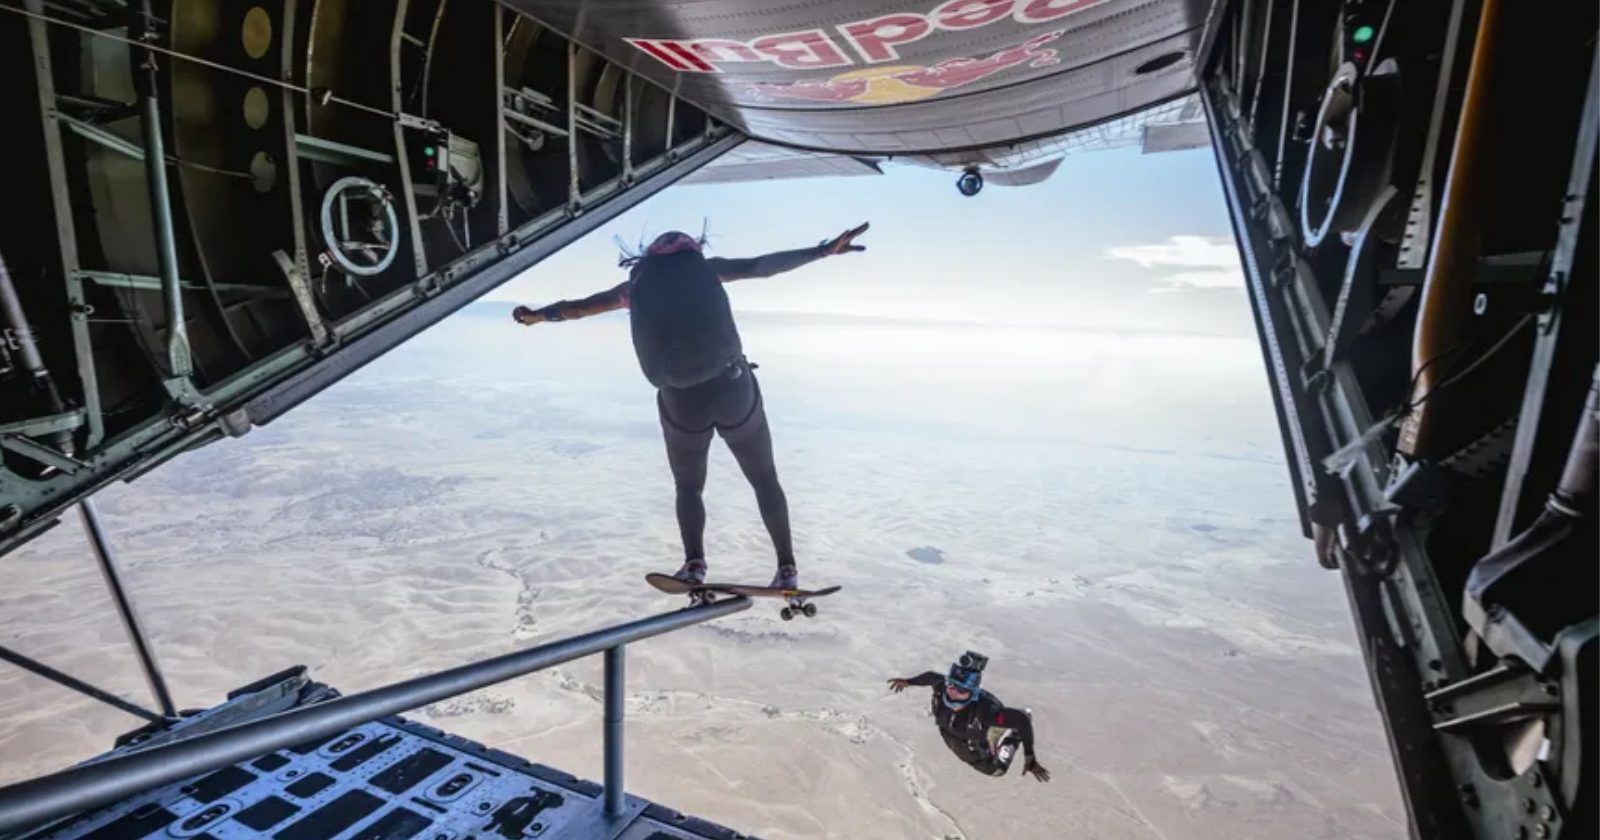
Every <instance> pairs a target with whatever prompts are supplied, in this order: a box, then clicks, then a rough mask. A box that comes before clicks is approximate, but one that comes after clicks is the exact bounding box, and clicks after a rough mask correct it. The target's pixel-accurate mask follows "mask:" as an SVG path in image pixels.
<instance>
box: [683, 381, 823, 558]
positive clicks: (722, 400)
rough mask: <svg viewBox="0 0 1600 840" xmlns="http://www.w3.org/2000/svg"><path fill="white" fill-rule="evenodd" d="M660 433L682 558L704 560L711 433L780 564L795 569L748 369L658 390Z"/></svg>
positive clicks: (767, 433)
mask: <svg viewBox="0 0 1600 840" xmlns="http://www.w3.org/2000/svg"><path fill="white" fill-rule="evenodd" d="M656 407H657V409H658V410H659V413H660V415H661V430H662V433H663V435H664V436H665V438H666V443H667V463H668V464H670V465H671V467H672V480H673V482H674V483H675V484H676V485H677V491H678V504H677V507H678V531H679V533H680V534H681V535H682V537H683V554H684V557H685V558H686V559H689V560H704V559H705V556H706V552H705V530H706V506H705V502H704V501H703V500H702V499H701V497H700V495H701V492H702V491H704V490H705V486H706V459H707V458H708V456H709V455H710V453H711V435H712V432H713V431H714V432H716V433H717V434H718V435H721V436H722V440H723V442H724V443H726V444H727V445H728V449H729V450H730V451H731V452H733V457H734V459H735V460H737V461H738V462H739V469H740V470H741V471H742V472H743V473H744V477H745V478H746V479H747V480H748V481H749V482H750V486H751V487H752V488H754V489H755V491H756V503H757V504H758V505H759V506H760V508H761V521H762V522H763V523H765V524H766V526H767V534H768V535H769V536H770V537H772V547H773V550H774V551H776V553H777V555H778V565H779V566H792V565H794V544H793V539H792V538H791V537H790V535H789V501H788V499H787V498H785V496H784V495H783V486H782V485H780V484H779V483H778V466H777V464H776V463H775V462H774V461H773V458H772V430H771V429H770V428H768V426H767V412H766V410H765V408H764V407H763V406H762V402H761V386H760V385H758V384H757V383H756V377H755V374H754V373H752V372H751V371H750V368H749V366H748V365H744V364H739V365H735V366H733V367H730V368H728V371H727V372H726V373H724V374H723V375H721V376H719V377H717V378H716V379H713V380H711V381H710V382H706V383H704V384H701V385H696V386H694V387H693V388H662V389H661V390H660V391H659V392H658V393H657V395H656Z"/></svg>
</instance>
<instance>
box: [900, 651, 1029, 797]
mask: <svg viewBox="0 0 1600 840" xmlns="http://www.w3.org/2000/svg"><path fill="white" fill-rule="evenodd" d="M987 664H989V659H988V657H986V656H983V655H982V654H978V653H973V652H972V651H967V652H966V653H964V654H962V655H961V659H960V660H959V661H957V662H956V663H955V664H953V665H951V666H950V671H949V673H948V674H947V675H944V676H940V675H939V674H937V673H935V672H933V671H928V672H926V673H924V674H922V675H920V676H916V677H911V678H910V679H893V680H890V681H889V688H890V689H892V690H893V691H894V692H895V693H896V694H899V693H900V692H902V691H904V690H905V689H906V686H911V685H919V686H927V687H928V688H931V689H933V720H934V723H936V724H937V725H938V727H939V734H940V735H941V736H942V737H943V738H944V743H945V746H947V747H949V748H950V751H951V752H953V753H955V754H956V758H959V759H961V760H962V761H964V762H966V763H967V764H969V765H971V767H972V769H974V770H976V771H978V772H979V773H983V774H984V775H987V776H1004V775H1005V774H1006V771H1007V770H1009V769H1010V768H1011V760H1012V759H1013V758H1015V757H1016V751H1017V748H1018V747H1019V746H1020V747H1021V748H1022V753H1023V755H1024V756H1025V757H1026V760H1025V761H1024V762H1023V765H1022V773H1023V775H1028V774H1030V773H1031V774H1033V776H1034V777H1035V778H1037V779H1038V780H1039V781H1041V782H1048V781H1050V771H1049V770H1046V769H1044V765H1042V764H1040V763H1039V759H1038V758H1037V757H1036V756H1035V755H1034V753H1033V718H1032V717H1031V716H1030V715H1029V714H1028V712H1027V711H1026V710H1024V709H1009V708H1006V706H1005V704H1004V703H1001V702H1000V699H999V698H998V697H995V696H994V695H993V694H990V693H989V692H987V691H984V690H983V689H981V688H979V687H978V683H979V682H980V681H981V680H982V679H983V667H984V666H985V665H987Z"/></svg>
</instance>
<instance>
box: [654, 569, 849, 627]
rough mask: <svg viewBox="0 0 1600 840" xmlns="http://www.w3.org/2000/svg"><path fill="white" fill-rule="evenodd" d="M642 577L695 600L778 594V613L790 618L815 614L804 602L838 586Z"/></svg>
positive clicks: (658, 576) (811, 606)
mask: <svg viewBox="0 0 1600 840" xmlns="http://www.w3.org/2000/svg"><path fill="white" fill-rule="evenodd" d="M644 579H645V580H646V581H647V582H648V583H649V584H650V585H651V586H654V587H655V588H657V589H659V590H661V591H662V592H665V593H667V594H669V595H688V596H689V600H691V601H694V602H696V603H699V602H703V601H712V600H715V598H716V595H718V594H723V595H744V596H747V597H750V598H782V599H783V600H784V601H786V602H788V606H786V607H784V608H783V609H782V610H781V611H780V612H779V615H781V616H783V620H784V621H788V620H789V619H791V618H794V617H795V615H796V614H799V615H804V616H806V617H807V618H810V617H812V616H814V615H816V614H817V607H816V605H815V604H812V603H808V601H809V599H811V598H821V597H822V596H824V595H832V594H833V593H835V592H838V591H839V589H840V587H837V586H829V587H825V588H822V589H781V588H776V587H771V586H752V585H749V584H743V583H709V582H708V583H702V584H698V585H697V584H692V583H685V582H684V581H681V580H678V579H677V578H675V577H673V576H672V575H664V574H661V573H659V572H651V573H650V574H647V575H645V576H644Z"/></svg>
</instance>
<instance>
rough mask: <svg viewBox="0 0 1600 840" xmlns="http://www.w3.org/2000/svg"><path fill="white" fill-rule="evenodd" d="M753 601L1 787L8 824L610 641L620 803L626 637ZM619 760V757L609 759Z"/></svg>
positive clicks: (322, 732) (682, 613) (371, 717)
mask: <svg viewBox="0 0 1600 840" xmlns="http://www.w3.org/2000/svg"><path fill="white" fill-rule="evenodd" d="M749 608H750V599H749V598H743V597H740V598H730V599H727V600H722V601H717V602H715V603H711V604H704V605H701V606H696V607H690V608H686V609H681V610H677V611H675V612H670V613H662V614H660V615H654V616H651V617H649V618H644V619H640V620H638V621H632V622H629V623H627V624H618V625H615V626H612V627H606V628H602V629H600V630H595V631H592V632H589V633H585V634H583V635H581V636H573V637H571V638H568V639H562V640H560V641H555V642H550V643H548V644H543V645H539V646H537V647H532V648H528V649H526V650H519V651H515V652H513V653H507V654H504V655H501V656H496V657H494V658H491V659H485V660H481V661H479V662H473V663H469V664H466V665H461V666H458V667H455V668H451V669H449V670H446V671H440V672H438V673H435V674H429V675H427V676H422V677H416V678H414V679H409V680H405V681H402V682H398V683H394V684H393V685H388V686H384V687H382V688H375V689H373V690H371V691H364V692H361V693H359V694H352V695H349V696H346V697H340V698H337V699H334V700H329V701H327V702H324V703H317V704H315V705H311V706H304V707H301V708H298V709H291V710H289V711H286V712H281V713H279V714H276V715H272V716H271V717H266V718H262V719H261V720H256V721H251V722H249V723H242V724H239V725H237V726H231V727H228V728H226V729H219V730H217V731H215V732H209V733H206V734H204V735H198V736H195V737H193V738H190V739H187V740H182V741H177V742H172V743H167V744H162V745H160V746H154V747H150V748H148V749H144V750H139V751H137V752H131V753H127V754H125V755H121V756H116V757H113V758H108V759H106V760H104V761H100V762H96V763H94V764H90V765H86V766H79V767H74V768H71V769H68V770H63V771H61V772H59V773H52V774H50V775H48V776H41V777H39V778H37V779H30V780H28V781H26V782H20V783H18V784H14V785H10V786H7V787H4V788H0V833H4V832H7V831H12V830H16V829H20V828H23V827H25V826H35V825H40V824H43V823H45V822H48V821H51V820H55V819H59V818H61V817H65V816H70V815H72V814H77V813H80V812H83V811H86V810H88V809H91V808H97V807H100V806H103V805H109V804H111V803H113V802H117V801H119V800H122V799H124V798H126V797H129V796H133V795H135V794H138V793H142V792H144V791H147V790H150V789H152V788H155V787H159V786H161V785H164V784H168V783H171V782H175V781H179V780H181V779H186V778H189V777H190V776H194V775H197V774H200V773H205V772H208V771H211V770H216V769H219V768H221V767H226V766H228V765H230V764H234V763H236V762H239V761H244V760H246V759H250V758H255V757H257V756H260V755H264V754H266V753H269V752H272V751H273V750H278V749H282V748H284V747H291V746H295V745H297V744H303V743H305V742H307V741H312V740H316V739H319V738H328V737H332V736H334V735H337V734H339V733H340V732H343V731H345V730H347V729H349V728H350V727H353V726H360V725H361V724H364V723H370V722H372V721H375V720H378V719H380V718H384V717H388V716H389V715H394V714H399V713H400V712H404V711H407V710H409V709H415V708H417V707H419V706H425V705H427V704H429V703H436V702H438V701H440V700H446V699H449V698H451V697H455V696H457V695H459V694H465V693H467V692H469V691H476V690H477V689H480V688H483V687H485V686H490V685H494V684H495V683H499V682H504V681H505V680H509V679H512V678H513V677H520V676H523V675H525V674H530V673H533V672H534V671H542V670H544V669H546V668H550V667H553V666H556V665H560V664H563V663H566V662H571V661H572V660H574V659H581V658H583V657H585V656H590V655H592V654H596V653H600V652H602V651H605V652H608V655H607V665H608V666H609V667H608V668H607V676H608V679H607V685H606V687H607V689H608V693H610V694H614V695H615V697H614V698H608V702H607V704H606V712H607V714H606V718H607V719H606V728H607V734H608V736H610V738H608V740H612V739H614V743H615V747H614V748H608V749H607V764H608V766H607V768H606V781H607V782H608V783H610V784H611V786H612V787H615V788H618V789H617V790H615V791H612V790H607V791H606V793H607V799H608V804H609V803H620V802H621V793H622V791H621V790H620V788H621V780H622V772H621V770H622V768H621V754H622V750H621V739H620V736H621V700H622V696H621V695H622V687H621V676H622V673H621V672H622V668H621V664H622V656H621V654H622V651H621V648H622V646H623V645H626V644H628V643H630V642H636V641H639V640H640V639H648V638H650V637H651V636H658V635H661V634H662V633H670V632H672V631H673V630H679V629H682V628H684V627H689V626H691V625H695V624H699V623H701V622H705V621H710V620H712V619H716V618H722V617H724V616H727V615H731V614H733V613H736V612H740V611H742V610H747V609H749ZM610 651H615V653H610ZM613 683H615V685H613ZM613 718H614V719H613ZM613 762H614V763H615V765H616V766H610V765H611V764H613Z"/></svg>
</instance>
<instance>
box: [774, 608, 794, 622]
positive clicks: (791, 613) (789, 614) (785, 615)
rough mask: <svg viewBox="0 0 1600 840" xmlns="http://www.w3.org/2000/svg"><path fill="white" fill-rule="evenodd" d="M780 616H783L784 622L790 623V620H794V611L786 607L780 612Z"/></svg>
mask: <svg viewBox="0 0 1600 840" xmlns="http://www.w3.org/2000/svg"><path fill="white" fill-rule="evenodd" d="M778 615H781V616H783V620H784V621H788V620H789V619H791V618H794V610H792V609H789V608H788V607H784V608H783V609H782V610H779V611H778Z"/></svg>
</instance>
